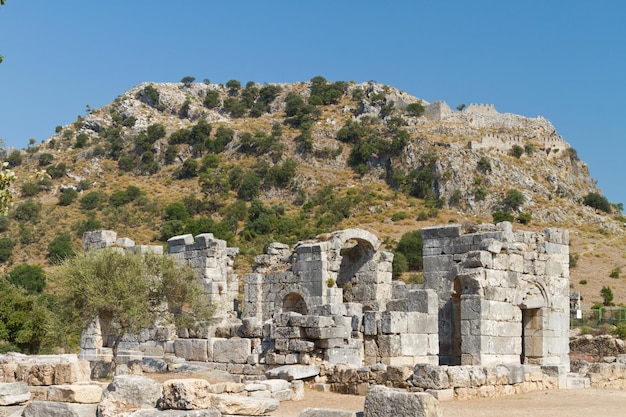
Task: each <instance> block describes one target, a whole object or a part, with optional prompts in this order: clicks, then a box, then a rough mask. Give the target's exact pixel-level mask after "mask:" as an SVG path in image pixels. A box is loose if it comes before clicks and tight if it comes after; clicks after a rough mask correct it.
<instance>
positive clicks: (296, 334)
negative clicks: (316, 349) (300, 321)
mask: <svg viewBox="0 0 626 417" xmlns="http://www.w3.org/2000/svg"><path fill="white" fill-rule="evenodd" d="M270 337H271V338H272V339H299V338H300V337H302V332H301V328H300V327H293V326H285V327H279V326H272V328H271V333H270Z"/></svg>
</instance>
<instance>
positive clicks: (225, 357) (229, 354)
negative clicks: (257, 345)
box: [213, 338, 252, 364]
mask: <svg viewBox="0 0 626 417" xmlns="http://www.w3.org/2000/svg"><path fill="white" fill-rule="evenodd" d="M251 351H252V345H251V342H250V339H243V338H232V339H215V340H214V341H213V360H214V361H215V362H219V363H239V364H244V363H246V361H247V359H248V355H250V352H251Z"/></svg>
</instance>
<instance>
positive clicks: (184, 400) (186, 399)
mask: <svg viewBox="0 0 626 417" xmlns="http://www.w3.org/2000/svg"><path fill="white" fill-rule="evenodd" d="M211 400H212V397H211V384H210V383H209V382H208V381H207V380H205V379H200V378H185V379H170V380H168V381H165V382H164V383H163V396H162V398H161V400H160V401H159V407H160V408H162V409H165V410H199V409H206V408H211V406H212V401H211Z"/></svg>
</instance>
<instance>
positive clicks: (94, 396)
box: [48, 384, 102, 404]
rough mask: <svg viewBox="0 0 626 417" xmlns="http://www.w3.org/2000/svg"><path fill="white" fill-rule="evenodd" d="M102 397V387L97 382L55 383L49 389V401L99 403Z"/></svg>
mask: <svg viewBox="0 0 626 417" xmlns="http://www.w3.org/2000/svg"><path fill="white" fill-rule="evenodd" d="M101 397H102V387H101V386H100V385H96V384H72V385H53V386H51V387H50V389H48V401H56V402H65V403H79V404H97V403H99V402H100V398H101Z"/></svg>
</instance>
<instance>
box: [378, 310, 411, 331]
mask: <svg viewBox="0 0 626 417" xmlns="http://www.w3.org/2000/svg"><path fill="white" fill-rule="evenodd" d="M406 317H407V315H406V313H405V312H403V311H385V312H384V313H383V314H382V316H381V320H380V324H381V331H382V333H383V334H400V333H406V332H407V318H406Z"/></svg>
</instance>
